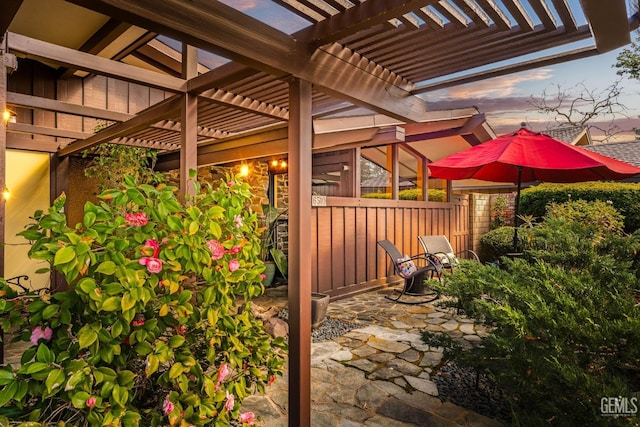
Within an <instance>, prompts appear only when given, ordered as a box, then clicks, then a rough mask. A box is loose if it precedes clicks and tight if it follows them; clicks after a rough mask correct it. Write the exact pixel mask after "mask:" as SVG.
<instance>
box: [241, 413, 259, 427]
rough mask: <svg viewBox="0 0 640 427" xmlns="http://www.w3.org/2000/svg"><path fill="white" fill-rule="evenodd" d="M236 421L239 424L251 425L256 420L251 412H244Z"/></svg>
mask: <svg viewBox="0 0 640 427" xmlns="http://www.w3.org/2000/svg"><path fill="white" fill-rule="evenodd" d="M238 419H239V420H240V422H241V423H245V424H253V423H254V421H255V420H256V416H255V414H254V413H253V412H245V413H243V414H240V416H239V417H238Z"/></svg>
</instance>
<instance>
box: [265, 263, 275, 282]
mask: <svg viewBox="0 0 640 427" xmlns="http://www.w3.org/2000/svg"><path fill="white" fill-rule="evenodd" d="M264 266H265V269H264V279H262V284H263V285H264V287H265V288H268V287H269V286H271V284H272V283H273V278H274V277H275V275H276V263H275V262H273V261H265V262H264Z"/></svg>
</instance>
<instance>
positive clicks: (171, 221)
mask: <svg viewBox="0 0 640 427" xmlns="http://www.w3.org/2000/svg"><path fill="white" fill-rule="evenodd" d="M167 224H168V225H169V229H171V230H172V231H180V230H182V221H180V218H179V217H177V216H175V215H171V216H168V217H167Z"/></svg>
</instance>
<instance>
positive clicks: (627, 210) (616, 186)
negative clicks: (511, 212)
mask: <svg viewBox="0 0 640 427" xmlns="http://www.w3.org/2000/svg"><path fill="white" fill-rule="evenodd" d="M569 200H586V201H595V200H601V201H604V202H611V205H613V207H614V208H616V209H617V210H618V212H620V213H621V214H622V215H623V216H624V229H625V231H627V232H633V231H635V230H637V229H640V184H636V183H623V182H582V183H577V184H548V183H544V184H540V185H537V186H535V187H531V188H527V189H525V190H523V191H522V196H521V198H520V213H521V214H522V215H533V216H534V217H537V218H542V217H543V216H544V215H545V213H546V209H547V206H548V205H549V204H550V203H553V202H555V203H564V202H567V201H569Z"/></svg>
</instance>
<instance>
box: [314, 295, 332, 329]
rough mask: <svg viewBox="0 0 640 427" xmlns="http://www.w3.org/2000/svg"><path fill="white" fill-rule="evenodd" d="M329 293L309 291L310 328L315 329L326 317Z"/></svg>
mask: <svg viewBox="0 0 640 427" xmlns="http://www.w3.org/2000/svg"><path fill="white" fill-rule="evenodd" d="M329 299H330V297H329V295H327V294H321V293H318V292H312V293H311V329H317V328H318V327H319V326H320V325H322V322H324V319H325V318H326V317H327V308H328V307H329Z"/></svg>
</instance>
